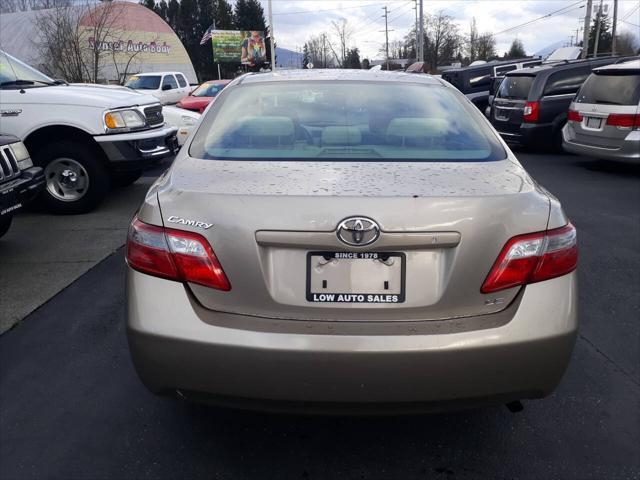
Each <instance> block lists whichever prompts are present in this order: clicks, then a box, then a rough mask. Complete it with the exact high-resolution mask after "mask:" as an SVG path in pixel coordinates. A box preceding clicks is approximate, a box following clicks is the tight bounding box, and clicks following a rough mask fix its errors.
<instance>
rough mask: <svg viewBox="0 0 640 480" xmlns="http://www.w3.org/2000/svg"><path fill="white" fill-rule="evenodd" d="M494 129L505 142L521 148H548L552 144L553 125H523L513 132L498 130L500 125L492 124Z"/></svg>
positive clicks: (497, 123)
mask: <svg viewBox="0 0 640 480" xmlns="http://www.w3.org/2000/svg"><path fill="white" fill-rule="evenodd" d="M493 125H494V127H495V128H496V130H497V131H498V133H499V134H500V136H501V137H502V138H503V139H504V141H505V142H507V143H511V144H515V145H521V146H523V147H533V146H540V147H544V146H548V145H551V144H552V143H553V135H554V133H555V132H554V128H555V127H554V125H553V124H550V123H545V124H536V123H523V124H522V125H520V127H519V128H517V129H513V130H507V129H504V127H503V128H502V129H500V127H501V124H500V123H499V122H494V124H493Z"/></svg>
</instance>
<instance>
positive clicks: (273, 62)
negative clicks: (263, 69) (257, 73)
mask: <svg viewBox="0 0 640 480" xmlns="http://www.w3.org/2000/svg"><path fill="white" fill-rule="evenodd" d="M267 8H268V9H269V27H270V28H271V41H270V42H269V46H270V47H271V49H270V50H271V71H272V72H273V71H274V70H275V69H276V37H275V35H274V34H273V11H272V8H271V0H269V2H268V3H267Z"/></svg>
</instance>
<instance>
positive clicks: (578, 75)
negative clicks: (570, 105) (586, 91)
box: [543, 67, 591, 96]
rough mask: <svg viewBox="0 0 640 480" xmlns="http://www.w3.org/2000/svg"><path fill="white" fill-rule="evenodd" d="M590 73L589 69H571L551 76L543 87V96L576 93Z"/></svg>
mask: <svg viewBox="0 0 640 480" xmlns="http://www.w3.org/2000/svg"><path fill="white" fill-rule="evenodd" d="M590 73H591V68H589V67H586V68H572V69H570V70H565V71H560V72H556V73H553V74H551V76H550V77H549V78H548V79H547V84H546V85H545V87H544V93H543V96H547V95H567V94H573V93H576V92H577V91H578V90H579V89H580V87H581V86H582V84H583V83H584V81H585V80H586V79H587V77H588V76H589V74H590Z"/></svg>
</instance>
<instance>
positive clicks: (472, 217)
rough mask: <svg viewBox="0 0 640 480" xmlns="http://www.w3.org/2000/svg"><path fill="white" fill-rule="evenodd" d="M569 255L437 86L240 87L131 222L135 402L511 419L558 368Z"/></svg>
mask: <svg viewBox="0 0 640 480" xmlns="http://www.w3.org/2000/svg"><path fill="white" fill-rule="evenodd" d="M577 256H578V251H577V243H576V231H575V229H574V227H573V226H572V225H571V223H570V222H569V220H568V218H567V217H566V215H565V213H564V212H563V210H562V208H561V206H560V204H559V202H558V200H557V199H556V198H554V197H553V196H552V195H551V194H550V193H549V192H547V191H546V190H545V189H544V188H543V187H541V186H540V185H538V184H537V183H536V182H535V181H534V180H533V179H532V178H531V177H530V176H529V175H528V174H527V172H526V171H525V170H524V168H523V167H522V166H521V165H520V163H519V162H518V160H517V159H516V157H515V156H514V154H513V153H512V152H511V151H510V150H509V148H508V147H507V146H506V145H505V144H504V143H503V142H502V140H501V139H500V137H499V136H498V135H497V133H496V132H495V130H493V128H492V127H491V125H490V124H489V123H488V121H487V120H486V119H485V118H484V116H483V115H482V113H481V112H480V111H478V110H477V109H476V108H475V107H474V106H473V105H472V104H471V103H470V102H469V101H468V100H467V99H466V98H465V97H464V96H463V95H462V94H461V93H459V92H458V91H457V90H455V88H453V87H452V86H450V85H449V84H448V83H446V82H444V81H442V80H439V79H436V78H432V77H430V76H428V75H412V74H403V73H393V72H371V71H359V70H358V71H348V70H346V71H345V70H339V71H338V70H334V71H332V70H323V71H311V70H301V71H281V72H280V71H279V72H277V73H264V74H255V75H245V76H243V77H240V78H238V79H236V80H234V81H233V82H232V83H231V84H230V85H229V86H228V87H227V88H225V89H224V90H223V91H222V92H221V93H220V95H218V97H216V99H215V101H214V102H213V103H212V104H211V105H210V107H209V108H208V109H207V111H206V112H205V114H204V116H203V118H202V120H201V121H200V123H199V125H198V126H197V130H196V131H195V132H194V133H193V134H192V135H191V137H190V138H189V140H188V141H187V142H186V144H185V145H184V147H183V148H182V150H181V151H180V153H179V155H178V156H177V158H176V160H175V162H174V163H173V165H172V166H171V168H170V169H169V170H168V171H167V172H166V173H165V174H164V175H162V176H161V177H160V178H159V179H158V180H157V181H156V182H155V184H154V185H153V186H152V187H151V189H150V190H149V192H148V194H147V196H146V198H145V200H144V203H143V204H142V206H141V207H140V209H139V211H138V213H137V214H136V216H135V217H134V219H133V221H132V223H131V226H130V229H129V234H128V241H127V254H126V258H127V264H128V273H127V301H128V319H127V334H128V339H129V346H130V351H131V355H132V358H133V361H134V364H135V367H136V369H137V371H138V373H139V375H140V378H141V379H142V381H143V382H144V384H145V385H146V386H147V387H148V388H149V389H150V390H151V391H152V392H155V393H158V394H168V395H175V396H178V397H182V398H187V399H193V400H198V401H209V402H215V403H220V404H224V405H235V406H241V407H248V408H260V409H279V408H284V409H287V410H303V411H312V410H314V409H328V410H331V409H334V408H335V409H347V410H352V411H355V412H367V411H372V412H373V411H387V410H392V409H398V410H405V411H416V410H418V411H419V410H434V409H450V408H461V407H466V406H477V405H482V404H487V403H495V402H503V403H507V404H509V405H512V406H513V405H519V401H520V400H521V399H529V398H541V397H544V396H546V395H548V394H549V393H550V392H551V391H552V390H553V389H554V388H555V387H556V385H557V384H558V382H559V381H560V379H561V377H562V375H563V373H564V371H565V369H566V367H567V364H568V362H569V359H570V356H571V352H572V349H573V346H574V342H575V337H576V331H577V313H576V301H577V283H576V271H575V270H576V266H577ZM514 408H516V407H514Z"/></svg>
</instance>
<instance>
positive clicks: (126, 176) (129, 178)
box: [111, 170, 142, 187]
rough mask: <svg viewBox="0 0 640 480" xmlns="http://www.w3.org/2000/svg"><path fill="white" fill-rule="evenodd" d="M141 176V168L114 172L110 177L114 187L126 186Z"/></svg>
mask: <svg viewBox="0 0 640 480" xmlns="http://www.w3.org/2000/svg"><path fill="white" fill-rule="evenodd" d="M141 176H142V170H134V171H132V172H123V173H116V174H114V175H113V177H112V178H111V182H112V183H113V186H114V187H128V186H129V185H131V184H132V183H135V182H136V180H138V179H139V178H140V177H141Z"/></svg>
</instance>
